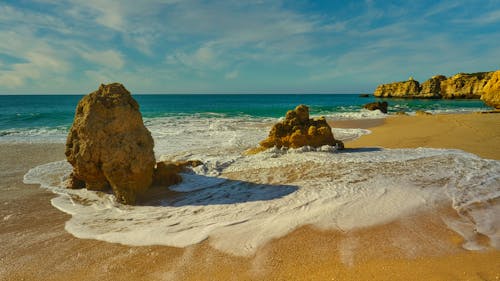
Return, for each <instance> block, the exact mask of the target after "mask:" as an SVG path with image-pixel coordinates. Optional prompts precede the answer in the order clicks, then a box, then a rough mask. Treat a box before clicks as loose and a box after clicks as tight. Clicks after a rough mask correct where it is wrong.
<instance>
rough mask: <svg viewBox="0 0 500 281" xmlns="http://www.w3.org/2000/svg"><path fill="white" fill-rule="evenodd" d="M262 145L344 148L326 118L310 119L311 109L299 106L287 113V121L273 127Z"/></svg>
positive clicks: (267, 146)
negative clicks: (334, 135)
mask: <svg viewBox="0 0 500 281" xmlns="http://www.w3.org/2000/svg"><path fill="white" fill-rule="evenodd" d="M260 145H261V146H262V147H263V148H271V147H275V146H276V147H278V148H281V147H287V148H299V147H302V146H311V147H320V146H323V145H332V146H333V145H335V146H337V147H338V148H339V149H343V148H344V144H343V143H342V141H339V140H336V139H335V138H334V137H333V133H332V128H331V127H330V125H328V123H327V122H326V119H325V117H320V118H317V119H309V108H308V107H307V106H305V105H299V106H297V107H296V108H295V109H294V110H289V111H288V112H287V113H286V117H285V120H283V121H282V122H279V123H277V124H275V125H274V126H273V128H272V129H271V132H270V133H269V137H268V138H267V139H265V140H263V141H262V142H260Z"/></svg>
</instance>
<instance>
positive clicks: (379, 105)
mask: <svg viewBox="0 0 500 281" xmlns="http://www.w3.org/2000/svg"><path fill="white" fill-rule="evenodd" d="M388 105H389V104H388V103H387V102H386V101H383V102H380V101H377V102H371V103H367V104H365V105H363V108H366V109H368V110H372V111H373V110H377V109H378V110H380V111H381V112H382V113H387V106H388Z"/></svg>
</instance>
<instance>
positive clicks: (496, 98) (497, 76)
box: [481, 70, 500, 109]
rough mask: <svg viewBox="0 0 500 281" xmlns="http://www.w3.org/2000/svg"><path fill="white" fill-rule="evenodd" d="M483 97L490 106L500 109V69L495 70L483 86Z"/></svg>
mask: <svg viewBox="0 0 500 281" xmlns="http://www.w3.org/2000/svg"><path fill="white" fill-rule="evenodd" d="M483 90H484V94H483V95H482V96H481V99H482V100H483V101H484V102H485V103H486V104H487V105H489V106H493V107H494V108H496V109H500V70H498V71H495V72H494V73H493V74H492V75H491V78H490V80H489V81H488V83H487V84H486V85H485V86H484V88H483Z"/></svg>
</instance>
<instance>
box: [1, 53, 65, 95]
mask: <svg viewBox="0 0 500 281" xmlns="http://www.w3.org/2000/svg"><path fill="white" fill-rule="evenodd" d="M25 60H26V62H23V63H16V64H13V65H12V66H11V69H9V70H4V71H0V85H1V86H5V87H7V88H10V89H12V88H16V87H21V86H24V85H25V84H26V82H27V81H28V80H37V79H40V80H42V79H50V76H51V75H57V73H61V72H64V71H67V70H68V68H69V67H68V65H67V64H66V63H65V62H63V61H61V60H59V59H58V58H57V57H56V56H55V55H54V54H48V53H40V52H29V53H27V54H26V56H25Z"/></svg>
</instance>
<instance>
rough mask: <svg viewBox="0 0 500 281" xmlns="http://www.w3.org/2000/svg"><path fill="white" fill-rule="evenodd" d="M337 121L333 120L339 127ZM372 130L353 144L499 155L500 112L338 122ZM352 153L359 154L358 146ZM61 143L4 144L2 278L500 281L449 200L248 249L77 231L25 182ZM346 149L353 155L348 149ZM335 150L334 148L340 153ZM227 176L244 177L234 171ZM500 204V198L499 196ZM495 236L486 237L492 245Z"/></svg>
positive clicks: (494, 254) (46, 195) (490, 256)
mask: <svg viewBox="0 0 500 281" xmlns="http://www.w3.org/2000/svg"><path fill="white" fill-rule="evenodd" d="M333 126H334V127H335V126H336V125H335V122H334V124H333ZM338 126H339V127H344V128H352V127H354V128H366V129H369V130H371V131H372V133H371V134H369V135H365V136H362V137H361V138H360V139H358V140H355V141H349V142H347V143H346V147H347V148H348V149H351V150H352V151H355V150H356V149H363V148H373V147H383V148H418V147H429V148H452V149H460V150H463V151H466V152H470V153H474V154H477V155H479V156H480V157H482V158H486V159H496V160H499V159H500V150H499V147H498V145H497V144H498V143H499V141H500V115H499V114H476V113H471V114H448V115H432V116H409V117H407V116H397V117H389V118H387V119H385V120H383V121H366V120H355V121H338ZM352 151H351V152H352ZM63 152H64V145H62V144H40V143H39V144H1V145H0V157H1V158H2V159H4V160H3V161H2V162H1V165H2V167H1V169H0V171H1V173H2V174H1V175H0V176H1V177H2V181H1V187H0V188H1V192H2V196H1V197H0V200H1V202H0V205H1V206H2V208H1V213H0V223H1V228H0V238H1V239H0V240H1V241H2V242H3V243H1V245H0V261H1V263H2V266H1V267H0V279H1V280H228V279H229V280H498V279H499V278H500V269H499V268H498V260H500V251H499V250H498V249H494V248H492V247H488V246H487V247H485V249H483V250H478V251H469V250H465V249H463V248H462V243H463V242H464V239H463V237H462V236H460V235H459V234H457V233H456V232H455V231H453V230H452V229H450V228H449V227H447V225H446V224H445V223H444V221H443V217H445V218H448V219H450V218H454V217H457V214H456V211H455V210H454V209H452V208H451V206H448V207H447V206H440V207H439V208H438V209H435V208H431V209H423V210H421V211H417V212H410V213H405V214H404V215H402V216H400V217H398V218H396V219H393V220H391V221H388V222H384V223H382V224H378V225H372V226H370V227H362V228H353V229H348V230H344V231H341V230H340V231H339V230H328V229H324V228H321V227H317V226H311V225H305V226H300V227H298V228H296V229H295V230H293V231H291V232H290V233H288V234H287V235H285V236H282V237H277V238H275V239H271V240H270V241H269V242H267V243H265V244H263V245H262V246H259V247H258V248H257V249H256V250H255V251H254V252H253V253H251V254H250V255H242V256H240V255H233V254H229V253H227V252H225V251H221V250H218V249H214V247H212V242H213V241H211V240H212V238H211V237H209V238H208V239H206V240H204V241H202V242H200V243H197V244H193V245H190V246H187V247H183V248H180V247H168V246H154V245H150V246H126V245H121V244H118V243H108V242H103V241H98V240H94V239H79V238H75V237H74V236H72V235H71V234H69V233H68V232H67V231H66V230H65V223H66V221H68V220H69V219H70V217H71V216H70V215H68V214H65V213H63V212H61V211H59V210H57V209H56V208H54V207H53V206H51V202H50V199H51V198H54V197H55V196H56V195H54V194H53V193H52V192H51V191H49V190H47V189H41V188H39V186H37V185H26V184H24V183H23V176H24V175H25V174H26V172H27V171H28V170H29V169H31V168H33V167H35V166H37V165H40V164H44V163H48V162H52V161H58V160H64V158H65V157H64V153H63ZM346 153H349V151H348V152H346ZM334 156H335V155H332V157H334ZM227 177H229V178H233V177H236V176H235V175H234V173H233V174H231V173H228V174H227ZM491 203H492V204H499V203H498V202H491ZM487 240H488V238H487V237H485V236H481V237H478V243H480V244H484V245H487V244H488V241H487Z"/></svg>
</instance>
